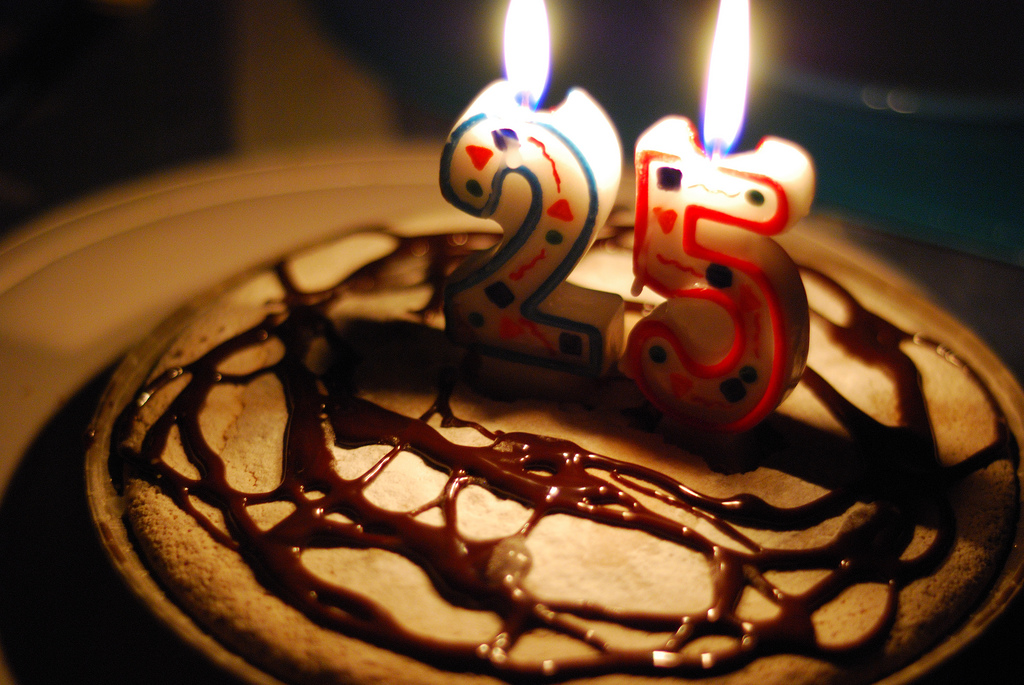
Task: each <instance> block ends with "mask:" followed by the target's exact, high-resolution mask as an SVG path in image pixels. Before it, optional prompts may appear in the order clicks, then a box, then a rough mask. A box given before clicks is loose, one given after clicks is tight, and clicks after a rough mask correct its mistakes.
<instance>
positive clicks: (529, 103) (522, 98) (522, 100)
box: [515, 90, 537, 112]
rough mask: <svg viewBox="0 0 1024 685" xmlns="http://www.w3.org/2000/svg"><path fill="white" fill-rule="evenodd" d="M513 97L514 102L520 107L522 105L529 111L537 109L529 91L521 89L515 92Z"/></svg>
mask: <svg viewBox="0 0 1024 685" xmlns="http://www.w3.org/2000/svg"><path fill="white" fill-rule="evenodd" d="M515 98H516V104H517V105H519V106H520V107H524V108H526V109H528V110H530V111H531V112H533V111H534V110H536V109H537V107H536V103H535V102H534V100H533V96H532V95H531V94H530V91H528V90H521V91H519V92H518V93H516V96H515Z"/></svg>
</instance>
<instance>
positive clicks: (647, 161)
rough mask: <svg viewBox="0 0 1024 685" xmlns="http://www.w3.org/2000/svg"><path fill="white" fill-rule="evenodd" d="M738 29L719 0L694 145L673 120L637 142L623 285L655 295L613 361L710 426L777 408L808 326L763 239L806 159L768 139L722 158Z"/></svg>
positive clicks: (744, 33) (734, 101)
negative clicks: (629, 266)
mask: <svg viewBox="0 0 1024 685" xmlns="http://www.w3.org/2000/svg"><path fill="white" fill-rule="evenodd" d="M748 31H749V8H748V7H747V3H746V0H723V2H722V5H721V9H720V13H719V20H718V25H717V28H716V32H715V43H714V48H713V51H712V58H711V68H710V70H709V78H708V92H707V99H706V101H705V112H704V114H705V129H704V144H703V146H702V145H701V142H700V141H699V140H698V137H697V132H696V130H695V129H694V127H693V125H692V124H691V123H690V122H689V121H688V120H686V119H684V118H682V117H667V118H665V119H663V120H661V121H659V122H658V123H656V124H655V125H654V126H653V127H651V128H650V129H649V130H648V131H647V132H645V133H644V134H643V135H642V136H641V137H640V139H639V140H638V141H637V146H636V183H637V200H636V226H635V232H636V236H635V242H634V251H633V272H634V275H635V281H634V285H633V290H634V294H639V292H640V291H641V290H642V289H643V288H644V287H645V286H646V287H649V288H651V289H653V290H654V291H656V292H657V293H659V294H660V295H662V296H663V297H665V298H666V301H665V302H664V303H662V304H660V305H659V306H658V307H657V308H655V310H654V311H653V312H652V313H651V314H650V315H649V316H648V317H646V318H645V319H643V320H642V321H641V322H640V323H638V324H637V325H636V326H635V327H634V329H633V330H632V331H631V333H630V336H629V340H628V343H627V346H626V352H625V355H624V358H623V362H622V369H623V371H624V373H626V375H628V376H630V377H631V378H633V379H634V380H635V381H636V382H637V384H638V385H639V387H640V389H641V390H642V391H643V392H644V394H645V395H646V396H647V397H648V399H649V400H650V401H651V402H652V403H653V404H654V405H655V406H656V407H658V408H659V409H660V410H661V411H663V412H664V413H666V414H668V415H670V416H672V417H675V418H676V419H677V420H679V421H682V422H684V423H688V424H691V425H697V426H700V427H705V428H711V429H716V430H722V431H740V430H746V429H748V428H751V427H752V426H754V425H755V424H756V423H758V422H759V421H760V420H762V419H763V418H765V417H766V416H767V415H768V414H769V413H771V412H772V410H774V409H775V407H776V406H778V404H779V403H780V402H781V401H782V400H783V399H784V398H785V396H786V395H787V394H788V393H789V391H790V390H791V389H792V388H793V387H794V386H795V385H796V384H797V382H798V381H799V379H800V375H801V374H802V373H803V369H804V365H805V363H806V359H807V340H808V335H809V333H808V310H807V298H806V294H805V293H804V289H803V284H802V282H801V280H800V274H799V272H798V271H797V268H796V266H795V265H794V264H793V261H792V260H791V259H790V258H789V256H788V255H787V254H786V252H785V251H784V250H783V249H782V248H781V247H780V246H779V245H778V244H777V243H776V242H775V241H774V240H772V239H771V237H770V236H773V235H776V234H778V233H781V232H782V231H785V230H786V229H788V228H789V227H791V226H792V225H793V224H794V223H795V222H796V221H798V220H799V219H801V218H802V217H804V216H805V215H806V214H807V213H808V212H809V211H810V205H811V200H812V198H813V195H814V169H813V166H812V163H811V160H810V158H809V157H808V155H807V154H806V153H805V152H804V151H803V150H802V149H801V148H799V147H798V146H796V145H794V144H793V143H790V142H788V141H784V140H781V139H777V138H770V137H769V138H765V139H764V140H762V141H761V143H760V145H758V147H757V149H755V150H753V151H751V152H746V153H743V154H736V155H731V156H724V155H725V153H726V152H727V151H728V148H729V147H730V146H731V145H732V144H733V142H734V141H735V139H736V138H737V137H738V134H739V128H740V124H741V122H742V117H743V107H744V103H745V98H746V70H747V62H748V59H749V58H748V52H749V47H748V43H749V38H748ZM729 72H732V74H730V73H729Z"/></svg>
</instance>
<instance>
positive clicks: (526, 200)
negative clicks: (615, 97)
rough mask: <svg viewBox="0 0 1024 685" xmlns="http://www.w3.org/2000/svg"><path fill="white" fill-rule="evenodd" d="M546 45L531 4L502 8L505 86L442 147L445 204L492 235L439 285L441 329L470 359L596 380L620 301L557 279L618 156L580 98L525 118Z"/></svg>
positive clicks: (614, 177) (592, 220)
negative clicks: (473, 355)
mask: <svg viewBox="0 0 1024 685" xmlns="http://www.w3.org/2000/svg"><path fill="white" fill-rule="evenodd" d="M547 41H548V30H547V15H546V10H545V9H544V6H543V2H542V0H513V2H512V3H511V5H510V7H509V13H508V19H507V21H506V29H505V65H506V72H507V76H508V78H507V80H502V81H497V82H495V83H492V84H491V85H490V86H488V87H487V88H485V89H484V90H483V91H482V92H481V93H480V94H479V95H478V96H477V98H476V99H475V100H474V101H473V103H472V104H471V105H470V106H469V108H468V109H467V110H466V112H465V113H464V114H463V115H462V117H461V118H460V119H459V121H458V122H457V123H456V124H455V127H454V128H453V129H452V132H451V134H450V135H449V137H448V141H447V143H446V144H445V148H444V152H443V154H442V158H441V171H440V183H441V192H442V194H443V195H444V197H445V199H446V200H447V201H448V202H450V203H451V204H452V205H454V206H455V207H457V208H459V209H461V210H463V211H465V212H467V213H469V214H472V215H474V216H480V217H489V218H491V219H493V220H495V221H496V222H497V223H498V224H500V226H501V227H502V229H503V236H502V239H501V241H500V242H499V243H498V244H497V245H495V246H494V247H493V248H492V249H490V250H484V251H481V252H479V253H476V254H474V255H472V256H471V257H469V258H468V259H467V260H466V261H465V262H464V263H463V264H461V265H460V266H459V267H458V268H457V269H456V270H455V272H454V273H453V274H452V275H451V277H450V278H449V279H448V281H447V283H446V286H445V289H444V308H445V309H444V311H445V322H446V323H445V325H446V329H447V332H448V335H449V336H450V337H451V338H452V339H453V340H455V341H456V342H458V343H460V344H465V345H467V346H471V347H473V348H474V349H476V350H477V351H479V352H480V353H482V354H485V355H490V356H493V357H498V358H502V359H506V360H511V361H516V362H523V363H526V364H529V365H533V366H540V367H544V368H551V369H557V370H562V371H569V372H572V373H576V374H579V375H584V376H597V375H599V374H601V373H602V372H604V371H606V370H607V369H608V368H609V367H610V366H611V365H613V364H614V363H615V362H616V361H617V360H618V358H619V356H620V354H621V350H622V346H623V336H624V333H623V323H622V321H623V302H622V298H621V297H620V296H618V295H615V294H612V293H606V292H598V291H594V290H589V289H585V288H581V287H579V286H576V285H573V284H571V283H565V282H564V281H565V278H566V277H567V276H568V275H569V273H570V272H571V271H572V270H573V268H574V267H575V266H576V264H577V262H578V261H579V260H580V258H581V257H582V256H583V255H584V253H586V251H587V250H588V249H589V248H590V246H591V245H592V244H593V242H594V238H595V237H596V231H597V229H598V227H600V226H601V225H603V223H604V222H605V220H606V219H607V217H608V214H609V212H610V211H611V207H612V203H613V202H614V200H615V196H616V194H617V190H618V185H619V179H620V175H621V170H622V148H621V145H620V143H619V138H618V134H617V133H616V131H615V128H614V126H613V125H612V123H611V122H610V121H609V119H608V117H607V115H606V114H605V113H604V110H603V109H602V108H601V107H600V106H599V105H598V104H597V103H596V102H595V101H594V100H593V99H592V98H591V97H590V96H589V95H588V94H587V93H586V92H584V91H582V90H579V89H573V90H571V91H570V92H569V94H568V95H567V97H566V99H565V101H564V102H563V103H562V104H561V105H560V106H559V107H558V108H556V109H554V110H551V111H543V110H542V111H536V110H534V108H533V107H534V105H535V104H536V103H537V102H538V101H539V100H540V98H541V96H542V94H543V90H544V87H545V85H546V80H547V72H548V46H547Z"/></svg>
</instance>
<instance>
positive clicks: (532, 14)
mask: <svg viewBox="0 0 1024 685" xmlns="http://www.w3.org/2000/svg"><path fill="white" fill-rule="evenodd" d="M550 63H551V38H550V35H549V30H548V11H547V8H546V7H545V6H544V0H512V1H511V2H510V3H509V5H508V14H507V15H505V78H506V79H508V82H509V83H510V84H511V85H512V88H513V89H514V90H515V92H516V93H517V97H518V98H519V99H520V100H521V103H522V104H523V105H529V106H530V107H532V108H534V109H536V107H537V105H538V104H540V101H541V98H543V97H544V91H545V89H546V88H547V86H548V72H549V69H550Z"/></svg>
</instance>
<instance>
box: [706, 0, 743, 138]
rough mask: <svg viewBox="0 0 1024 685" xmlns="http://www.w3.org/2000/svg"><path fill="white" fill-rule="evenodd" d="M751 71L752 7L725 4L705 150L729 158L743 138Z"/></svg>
mask: <svg viewBox="0 0 1024 685" xmlns="http://www.w3.org/2000/svg"><path fill="white" fill-rule="evenodd" d="M749 68H750V3H749V2H748V0H721V4H720V5H719V8H718V22H717V23H716V25H715V40H714V44H713V45H712V48H711V65H710V67H709V68H708V84H707V92H706V94H705V99H704V131H703V136H704V150H705V151H706V152H707V155H708V156H709V157H711V158H717V157H720V156H722V155H724V154H727V153H728V152H729V150H731V149H732V147H733V145H735V144H736V141H737V140H738V139H739V136H740V129H741V128H742V127H743V115H744V110H745V109H746V104H747V72H748V70H749Z"/></svg>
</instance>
